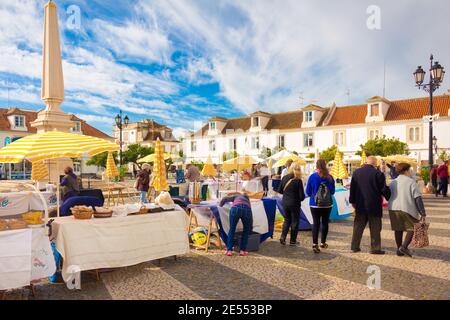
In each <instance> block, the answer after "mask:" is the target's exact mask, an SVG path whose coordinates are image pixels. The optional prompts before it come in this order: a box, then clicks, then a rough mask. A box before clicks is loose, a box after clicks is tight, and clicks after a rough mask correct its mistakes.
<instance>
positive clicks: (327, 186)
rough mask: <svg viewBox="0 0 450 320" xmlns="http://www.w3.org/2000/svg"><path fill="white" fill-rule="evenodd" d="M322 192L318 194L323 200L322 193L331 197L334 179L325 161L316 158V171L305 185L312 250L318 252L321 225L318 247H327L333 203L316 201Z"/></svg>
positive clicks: (333, 189) (333, 190)
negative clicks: (309, 212) (309, 210)
mask: <svg viewBox="0 0 450 320" xmlns="http://www.w3.org/2000/svg"><path fill="white" fill-rule="evenodd" d="M319 189H320V191H321V192H322V195H320V197H321V199H322V200H323V197H324V194H325V193H326V192H329V195H328V197H327V198H328V199H331V195H333V194H334V192H335V186H334V179H333V177H332V176H331V175H330V173H329V171H328V169H327V163H326V162H325V160H323V159H319V160H317V163H316V171H315V172H314V173H313V174H312V175H311V176H310V177H309V179H308V183H307V185H306V194H307V195H308V197H309V206H310V208H311V215H312V217H313V230H312V237H313V251H314V252H315V253H319V252H320V249H319V244H318V242H319V230H320V226H321V225H322V236H321V243H320V248H322V249H326V248H328V244H327V235H328V222H329V220H330V213H331V209H332V208H333V203H332V202H331V203H316V195H317V196H318V197H319V195H318V191H319Z"/></svg>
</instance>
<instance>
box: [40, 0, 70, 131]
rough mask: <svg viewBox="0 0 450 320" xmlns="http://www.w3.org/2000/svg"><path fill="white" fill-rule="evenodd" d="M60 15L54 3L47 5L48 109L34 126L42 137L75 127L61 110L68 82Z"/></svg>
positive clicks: (44, 91) (44, 85)
mask: <svg viewBox="0 0 450 320" xmlns="http://www.w3.org/2000/svg"><path fill="white" fill-rule="evenodd" d="M57 11H58V8H57V7H56V4H55V3H54V2H53V1H51V0H50V1H49V2H48V3H47V4H46V5H45V16H44V47H43V48H44V49H43V55H42V58H43V63H42V89H41V98H42V100H43V101H44V102H45V105H46V107H45V109H44V110H42V111H41V112H39V113H38V117H37V119H36V120H35V121H34V122H33V123H32V124H31V126H32V127H35V128H37V131H38V133H40V132H45V131H51V130H59V131H64V132H69V131H70V128H71V127H73V122H72V121H70V115H69V114H67V113H65V112H62V111H61V108H60V105H61V103H62V102H63V101H64V78H63V68H62V60H61V46H60V41H59V28H58V12H57Z"/></svg>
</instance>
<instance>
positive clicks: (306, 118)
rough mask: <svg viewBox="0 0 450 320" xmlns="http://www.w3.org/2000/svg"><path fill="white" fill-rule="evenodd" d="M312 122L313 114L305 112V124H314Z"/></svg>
mask: <svg viewBox="0 0 450 320" xmlns="http://www.w3.org/2000/svg"><path fill="white" fill-rule="evenodd" d="M312 121H313V112H312V111H306V112H305V122H312Z"/></svg>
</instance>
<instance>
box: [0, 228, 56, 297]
mask: <svg viewBox="0 0 450 320" xmlns="http://www.w3.org/2000/svg"><path fill="white" fill-rule="evenodd" d="M55 271H56V266H55V260H54V258H53V252H52V249H51V246H50V241H49V239H48V237H47V235H46V232H45V229H44V228H33V229H21V230H11V231H1V232H0V290H7V289H15V288H20V287H24V286H27V285H29V284H30V282H31V281H33V280H39V279H42V278H46V277H49V276H51V275H53V274H54V273H55Z"/></svg>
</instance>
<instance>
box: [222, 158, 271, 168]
mask: <svg viewBox="0 0 450 320" xmlns="http://www.w3.org/2000/svg"><path fill="white" fill-rule="evenodd" d="M263 161H264V160H262V159H259V158H257V157H252V156H239V157H236V158H233V159H230V160H227V161H224V162H223V164H222V169H223V170H224V171H233V170H237V171H239V170H243V169H251V167H252V165H253V164H257V163H260V162H263Z"/></svg>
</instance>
